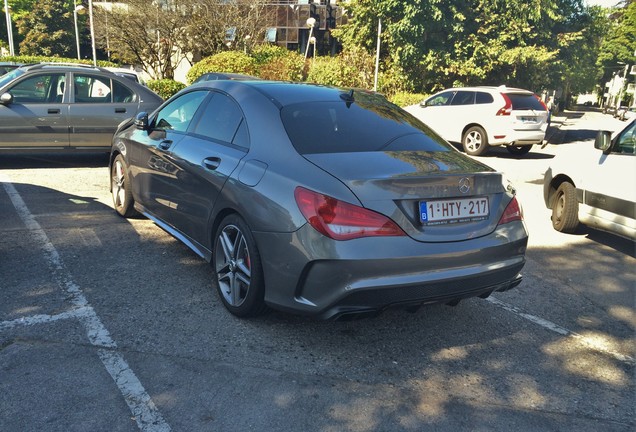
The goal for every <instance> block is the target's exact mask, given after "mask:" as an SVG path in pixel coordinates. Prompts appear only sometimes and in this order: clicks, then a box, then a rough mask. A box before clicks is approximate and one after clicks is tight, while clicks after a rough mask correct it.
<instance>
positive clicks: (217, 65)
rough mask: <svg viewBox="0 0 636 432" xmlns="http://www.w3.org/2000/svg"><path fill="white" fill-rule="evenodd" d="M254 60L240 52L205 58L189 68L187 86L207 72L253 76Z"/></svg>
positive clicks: (254, 72)
mask: <svg viewBox="0 0 636 432" xmlns="http://www.w3.org/2000/svg"><path fill="white" fill-rule="evenodd" d="M256 70H257V64H256V60H254V58H252V57H250V56H249V55H247V54H245V53H244V52H242V51H224V52H221V53H218V54H214V55H213V56H210V57H206V58H204V59H203V60H201V61H200V62H198V63H196V64H195V65H194V66H192V67H191V68H190V70H189V71H188V73H187V74H186V79H187V81H188V84H191V83H192V82H194V80H196V79H197V78H199V77H200V76H201V75H203V74H204V73H207V72H228V73H240V74H245V75H255V74H256Z"/></svg>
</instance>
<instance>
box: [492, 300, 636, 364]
mask: <svg viewBox="0 0 636 432" xmlns="http://www.w3.org/2000/svg"><path fill="white" fill-rule="evenodd" d="M486 300H488V301H489V302H490V303H492V304H494V305H496V306H499V307H500V308H502V309H505V310H507V311H508V312H512V313H513V314H515V315H518V316H520V317H522V318H525V319H527V320H528V321H531V322H533V323H535V324H538V325H540V326H541V327H543V328H545V329H547V330H550V331H552V332H555V333H558V334H560V335H563V336H569V337H571V338H573V339H576V340H578V341H579V342H580V343H581V344H583V345H585V346H587V347H588V348H591V349H593V350H594V351H597V352H600V353H603V354H607V355H609V356H611V357H614V358H615V359H616V360H618V361H621V362H623V363H626V364H628V365H631V366H634V365H636V360H635V359H634V358H633V357H630V356H628V355H625V354H621V353H618V352H616V351H612V350H610V349H607V348H606V347H605V346H603V344H601V343H599V342H598V341H597V340H593V339H591V338H587V337H585V336H583V335H580V334H578V333H576V332H573V331H571V330H568V329H566V328H565V327H561V326H560V325H558V324H555V323H553V322H551V321H548V320H545V319H543V318H539V317H538V316H534V315H531V314H528V313H525V312H522V311H521V309H519V308H517V307H514V306H512V305H509V304H508V303H504V302H502V301H501V300H497V299H496V298H494V297H492V296H490V297H488V298H487V299H486Z"/></svg>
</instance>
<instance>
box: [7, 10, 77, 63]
mask: <svg viewBox="0 0 636 432" xmlns="http://www.w3.org/2000/svg"><path fill="white" fill-rule="evenodd" d="M16 22H17V25H18V31H19V33H20V35H22V36H23V37H24V39H23V40H22V42H20V54H22V55H41V56H51V57H53V56H54V57H74V56H75V54H76V48H75V35H74V25H73V8H72V6H71V5H70V3H69V2H68V1H67V0H39V1H38V2H34V3H33V4H32V9H31V11H30V12H28V13H26V14H25V15H23V16H22V17H20V18H19V19H17V21H16Z"/></svg>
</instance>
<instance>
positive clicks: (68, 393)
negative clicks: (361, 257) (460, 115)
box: [0, 112, 636, 432]
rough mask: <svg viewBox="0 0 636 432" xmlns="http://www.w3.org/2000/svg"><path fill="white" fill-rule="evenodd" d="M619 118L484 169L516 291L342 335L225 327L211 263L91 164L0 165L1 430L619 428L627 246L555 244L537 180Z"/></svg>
mask: <svg viewBox="0 0 636 432" xmlns="http://www.w3.org/2000/svg"><path fill="white" fill-rule="evenodd" d="M619 125H620V122H618V121H616V120H613V119H611V118H610V117H609V116H605V115H602V114H600V113H596V112H586V113H583V112H582V113H568V115H567V116H565V115H563V116H558V117H556V118H555V119H554V122H553V126H554V127H553V129H552V130H551V135H550V136H551V144H549V145H548V146H546V147H545V148H544V149H539V148H535V149H533V151H532V152H531V153H529V154H528V155H526V156H524V157H522V158H515V157H512V156H511V155H509V154H508V152H506V151H505V150H503V151H501V152H499V151H495V152H492V153H491V154H489V155H487V156H483V157H481V158H480V160H483V161H484V162H486V163H487V164H489V165H491V166H493V167H495V168H497V169H501V170H503V171H504V172H506V173H507V175H508V177H509V178H510V179H511V180H512V181H513V182H514V183H515V185H516V187H517V189H518V194H519V199H520V202H521V203H522V205H523V207H524V211H525V217H526V221H527V224H528V228H529V231H530V244H529V249H528V253H527V258H528V262H527V264H526V267H525V269H524V271H523V274H524V281H523V282H522V283H521V285H520V286H519V287H518V288H516V289H514V290H512V291H509V292H505V293H497V294H496V295H493V296H492V297H490V298H489V299H486V300H483V299H471V300H467V301H463V302H461V303H460V304H459V305H458V306H455V307H451V306H445V305H435V306H429V307H425V308H421V309H420V310H419V311H417V312H414V313H408V312H403V311H387V312H385V313H383V314H382V315H380V316H378V317H376V318H371V319H364V320H358V321H350V322H322V321H314V320H311V319H306V318H302V317H297V316H292V315H287V314H283V313H278V312H272V313H270V314H267V315H265V316H263V317H259V318H255V319H249V320H240V319H237V318H235V317H233V316H231V315H230V314H229V313H228V312H227V311H226V310H225V309H224V308H223V305H222V304H221V301H220V300H219V299H218V298H217V296H216V293H215V292H214V290H213V286H212V272H211V270H210V268H209V267H208V265H207V264H206V263H205V262H204V261H202V260H201V259H200V258H198V256H197V255H195V254H194V253H193V252H191V251H190V250H189V249H188V248H187V247H185V246H184V245H182V244H181V243H179V242H178V241H176V240H175V239H173V238H172V237H170V236H169V235H168V234H166V233H165V232H163V231H162V230H161V229H159V228H158V227H157V226H155V225H154V224H153V223H152V222H150V221H148V220H146V219H143V218H140V219H132V220H124V219H122V218H120V217H118V216H117V215H116V214H115V212H114V210H113V209H112V203H111V198H110V195H109V192H108V170H107V168H106V164H107V158H106V157H105V156H103V155H76V156H42V155H39V156H8V155H0V183H1V186H2V187H0V219H1V220H2V223H1V224H0V293H1V296H2V297H1V299H2V301H1V302H0V431H136V430H144V431H169V430H173V431H250V430H254V431H301V430H304V431H365V432H366V431H422V430H435V431H458V430H467V431H468V430H470V431H481V430H483V431H511V430H514V431H539V430H540V431H598V430H605V431H632V430H634V427H635V426H636V420H635V412H634V411H635V407H636V386H635V384H634V367H635V366H636V361H635V358H636V347H635V344H634V335H635V333H634V331H635V329H636V304H635V303H636V296H635V294H636V291H635V290H636V275H635V273H634V268H635V265H636V249H635V246H634V243H633V242H631V241H628V240H626V239H623V238H620V237H617V236H614V235H611V234H607V233H603V232H600V231H596V230H593V229H590V228H586V227H581V228H580V229H579V231H578V232H577V233H576V234H574V235H566V234H561V233H557V232H555V231H553V230H552V227H551V225H550V220H549V211H548V210H547V209H545V206H544V204H543V197H542V184H541V182H542V175H543V172H544V171H545V168H546V167H547V165H548V164H549V162H550V160H551V158H552V157H553V156H554V155H555V154H556V153H558V151H559V148H560V147H561V146H564V145H576V144H574V142H575V141H576V140H578V139H589V138H591V137H593V136H594V134H595V131H596V129H598V128H606V129H608V128H615V127H618V126H619Z"/></svg>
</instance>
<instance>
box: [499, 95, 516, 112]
mask: <svg viewBox="0 0 636 432" xmlns="http://www.w3.org/2000/svg"><path fill="white" fill-rule="evenodd" d="M501 96H502V97H503V98H504V101H505V103H506V104H505V105H504V106H502V107H501V108H499V111H497V115H498V116H509V115H510V114H511V113H512V102H511V101H510V98H509V97H508V96H507V95H506V94H504V93H501Z"/></svg>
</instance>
